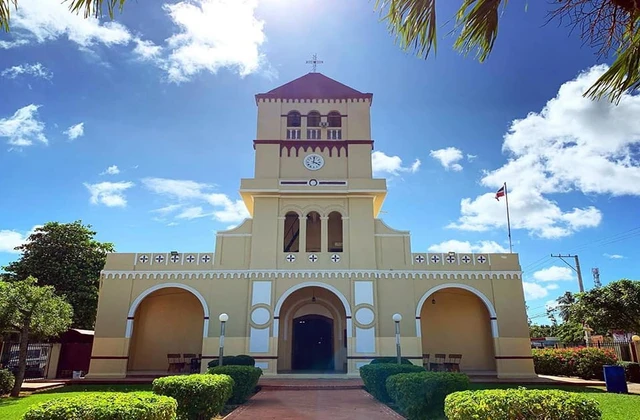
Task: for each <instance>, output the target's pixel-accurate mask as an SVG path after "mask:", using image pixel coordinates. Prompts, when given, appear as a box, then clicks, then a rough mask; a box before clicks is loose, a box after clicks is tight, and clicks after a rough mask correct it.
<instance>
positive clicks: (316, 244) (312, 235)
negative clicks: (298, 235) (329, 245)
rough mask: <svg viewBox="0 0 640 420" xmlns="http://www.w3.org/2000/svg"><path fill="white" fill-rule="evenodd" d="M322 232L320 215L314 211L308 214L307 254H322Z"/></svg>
mask: <svg viewBox="0 0 640 420" xmlns="http://www.w3.org/2000/svg"><path fill="white" fill-rule="evenodd" d="M321 232H322V228H321V225H320V215H319V214H318V213H317V212H315V211H312V212H311V213H309V214H307V244H306V245H307V248H306V249H307V252H320V248H321V247H322V245H321V243H322V242H321V235H322V233H321Z"/></svg>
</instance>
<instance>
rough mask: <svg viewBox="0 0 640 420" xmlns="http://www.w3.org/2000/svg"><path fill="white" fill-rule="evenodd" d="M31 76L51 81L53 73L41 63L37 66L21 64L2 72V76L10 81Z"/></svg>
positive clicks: (36, 64)
mask: <svg viewBox="0 0 640 420" xmlns="http://www.w3.org/2000/svg"><path fill="white" fill-rule="evenodd" d="M22 75H29V76H33V77H36V78H38V77H40V78H42V79H46V80H51V78H52V77H53V73H51V71H49V69H47V68H46V67H45V66H43V65H42V64H40V63H35V64H21V65H18V66H13V67H7V68H6V69H4V70H2V72H0V76H2V77H6V78H9V79H15V78H16V77H18V76H22Z"/></svg>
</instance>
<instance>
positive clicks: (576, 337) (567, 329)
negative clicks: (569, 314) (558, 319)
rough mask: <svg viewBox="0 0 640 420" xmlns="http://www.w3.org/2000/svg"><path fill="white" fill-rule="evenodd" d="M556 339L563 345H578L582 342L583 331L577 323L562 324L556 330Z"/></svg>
mask: <svg viewBox="0 0 640 420" xmlns="http://www.w3.org/2000/svg"><path fill="white" fill-rule="evenodd" d="M556 337H558V338H559V339H560V341H562V342H563V343H578V342H583V341H584V329H583V328H582V324H581V323H579V322H573V321H569V322H563V323H562V324H560V325H558V328H557V329H556Z"/></svg>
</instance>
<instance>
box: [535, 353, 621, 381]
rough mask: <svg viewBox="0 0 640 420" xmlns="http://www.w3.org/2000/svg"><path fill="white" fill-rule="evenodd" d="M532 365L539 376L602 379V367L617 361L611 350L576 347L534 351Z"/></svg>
mask: <svg viewBox="0 0 640 420" xmlns="http://www.w3.org/2000/svg"><path fill="white" fill-rule="evenodd" d="M532 352H533V365H534V367H535V370H536V373H537V374H539V375H558V376H579V377H581V378H584V379H594V378H597V379H602V378H603V371H602V367H603V366H605V365H615V364H616V363H617V361H618V359H617V356H616V353H615V351H613V350H612V349H599V348H596V347H577V348H566V349H535V350H532Z"/></svg>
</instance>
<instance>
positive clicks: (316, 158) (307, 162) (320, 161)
mask: <svg viewBox="0 0 640 420" xmlns="http://www.w3.org/2000/svg"><path fill="white" fill-rule="evenodd" d="M303 163H304V167H305V168H307V169H309V170H310V171H317V170H318V169H320V168H322V167H323V166H324V158H323V157H322V156H320V155H317V154H315V153H312V154H310V155H307V156H305V157H304V160H303Z"/></svg>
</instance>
